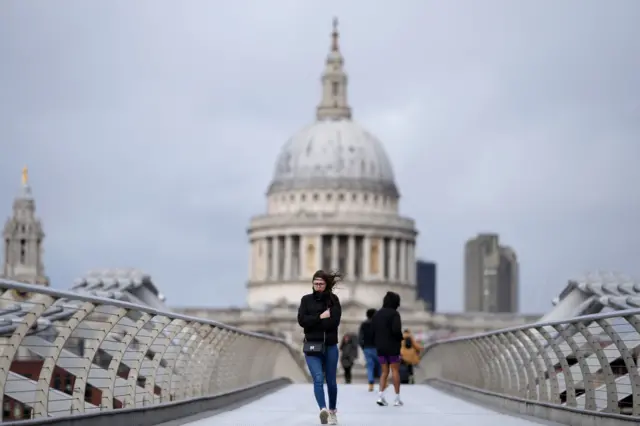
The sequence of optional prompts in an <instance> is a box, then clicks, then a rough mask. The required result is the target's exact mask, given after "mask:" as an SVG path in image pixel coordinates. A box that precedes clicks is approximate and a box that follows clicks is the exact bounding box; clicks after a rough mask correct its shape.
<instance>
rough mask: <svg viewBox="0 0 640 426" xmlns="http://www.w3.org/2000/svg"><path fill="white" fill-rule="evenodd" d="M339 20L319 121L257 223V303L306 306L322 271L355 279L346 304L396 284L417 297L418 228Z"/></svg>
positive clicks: (273, 186) (295, 151)
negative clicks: (367, 114)
mask: <svg viewBox="0 0 640 426" xmlns="http://www.w3.org/2000/svg"><path fill="white" fill-rule="evenodd" d="M336 24H337V23H334V29H333V33H332V35H331V38H332V41H331V48H330V51H329V54H328V56H327V58H326V63H325V68H324V73H323V74H322V78H321V81H322V85H321V99H320V103H319V104H318V106H317V107H316V119H315V121H314V122H312V123H310V124H308V125H307V126H305V127H303V128H302V129H301V130H299V131H298V132H297V133H295V134H294V135H293V136H292V137H291V138H290V139H289V140H288V141H287V142H286V143H285V144H284V146H283V147H282V150H281V151H280V154H279V156H278V159H277V161H276V166H275V172H274V175H273V179H272V181H271V183H270V185H269V188H268V191H267V209H266V210H267V211H266V212H265V214H263V215H260V216H256V217H254V218H253V219H252V220H251V223H250V225H249V231H248V233H249V242H250V247H251V249H250V258H251V260H250V268H249V280H248V286H247V287H248V298H247V302H248V305H249V307H250V308H253V309H260V308H261V307H264V306H269V305H273V304H276V303H283V302H284V303H291V304H295V303H298V302H299V301H300V298H301V297H302V296H303V295H304V294H306V293H308V292H309V290H310V282H311V281H310V279H311V276H312V275H313V273H314V272H315V271H316V270H318V269H323V270H326V271H329V270H339V271H340V272H342V273H343V274H344V275H345V280H344V282H343V283H342V285H341V286H340V288H339V289H338V290H337V293H338V294H339V296H340V299H341V300H342V301H343V302H349V301H353V302H357V303H361V304H363V305H366V306H378V305H379V304H380V301H381V300H382V297H383V296H384V294H385V293H386V292H387V291H389V290H391V291H395V292H397V293H398V294H400V296H401V297H402V299H403V304H405V303H408V304H412V303H413V301H414V300H415V294H416V291H415V285H416V276H415V270H416V268H415V264H416V261H415V239H416V234H417V231H416V229H415V225H414V221H413V220H412V219H410V218H406V217H402V216H401V215H400V214H399V201H400V194H399V191H398V188H397V186H396V182H395V178H394V173H393V167H392V165H391V161H390V160H389V157H388V156H387V154H386V152H385V149H384V146H383V144H382V143H381V142H380V141H379V140H378V139H377V138H376V137H375V136H373V135H372V134H371V133H370V132H368V131H367V130H366V129H365V128H363V127H362V126H361V125H360V124H358V123H357V122H356V121H354V119H353V113H352V110H351V107H350V106H349V102H348V79H347V74H346V72H345V69H344V58H343V56H342V54H341V52H340V48H339V43H338V42H339V38H338V31H337V28H336Z"/></svg>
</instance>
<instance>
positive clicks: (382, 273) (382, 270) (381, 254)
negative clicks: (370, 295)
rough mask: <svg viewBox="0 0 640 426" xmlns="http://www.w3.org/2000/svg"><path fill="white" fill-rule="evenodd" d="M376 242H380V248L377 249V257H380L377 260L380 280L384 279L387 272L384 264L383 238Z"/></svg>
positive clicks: (385, 254)
mask: <svg viewBox="0 0 640 426" xmlns="http://www.w3.org/2000/svg"><path fill="white" fill-rule="evenodd" d="M378 244H380V248H379V249H378V257H379V258H380V260H378V265H380V280H384V277H385V274H387V270H386V269H385V265H384V263H385V262H384V260H385V258H386V256H387V253H386V252H385V247H384V246H385V244H384V238H380V242H379V243H378Z"/></svg>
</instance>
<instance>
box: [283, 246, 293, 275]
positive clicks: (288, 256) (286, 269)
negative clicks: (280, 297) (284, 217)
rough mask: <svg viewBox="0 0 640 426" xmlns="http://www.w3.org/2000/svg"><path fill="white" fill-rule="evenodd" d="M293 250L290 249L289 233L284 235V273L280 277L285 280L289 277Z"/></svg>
mask: <svg viewBox="0 0 640 426" xmlns="http://www.w3.org/2000/svg"><path fill="white" fill-rule="evenodd" d="M292 254H293V250H291V235H287V236H285V237H284V273H283V274H282V277H283V278H284V279H285V280H290V279H291V260H292V259H291V257H292Z"/></svg>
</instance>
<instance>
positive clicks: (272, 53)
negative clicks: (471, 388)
mask: <svg viewBox="0 0 640 426" xmlns="http://www.w3.org/2000/svg"><path fill="white" fill-rule="evenodd" d="M330 3H331V2H330ZM71 4H72V3H71V2H69V5H70V6H69V8H71ZM196 4H197V6H195V5H196ZM469 4H470V3H469ZM505 4H506V3H505ZM505 4H503V6H501V7H497V6H495V7H489V6H487V7H484V8H482V9H478V10H475V9H474V13H473V14H471V15H473V19H471V18H470V17H468V15H469V14H468V13H467V12H468V11H469V9H470V7H469V6H466V7H463V6H460V5H457V6H456V5H447V6H445V5H436V4H431V3H429V2H425V3H422V2H420V3H418V2H408V3H406V4H403V6H402V7H399V6H398V7H397V8H396V9H393V13H390V12H389V11H383V10H382V9H380V10H379V11H377V10H376V11H367V16H366V18H364V17H362V16H361V10H359V9H357V8H355V7H354V6H348V5H342V6H338V4H337V3H333V4H330V6H323V7H319V6H311V7H309V8H304V10H303V8H300V7H291V8H288V9H286V10H285V8H284V5H285V2H282V3H281V5H283V7H282V8H277V9H278V12H277V13H276V12H275V11H274V10H272V9H276V8H272V7H269V8H266V9H262V8H261V7H260V6H257V7H255V8H253V9H252V11H251V12H249V11H247V10H246V8H242V7H240V6H239V5H237V6H231V5H227V6H225V7H222V8H213V6H211V5H208V4H206V3H204V2H203V3H193V4H191V5H185V6H184V8H182V9H181V12H180V19H178V18H176V17H175V16H173V12H174V11H173V9H171V8H169V7H164V6H162V5H158V6H154V8H150V7H143V6H139V5H136V6H130V7H127V8H119V7H118V6H116V5H114V6H106V5H102V6H82V7H79V6H78V9H76V10H77V11H78V12H82V13H78V14H71V13H68V10H65V8H61V7H59V6H57V7H53V6H48V5H44V6H37V7H36V6H30V5H28V4H20V5H17V3H16V4H14V5H12V6H10V7H8V6H6V5H1V6H0V10H2V9H5V8H10V16H12V20H11V22H10V23H9V25H6V26H4V27H3V28H1V29H0V33H2V34H3V35H5V36H3V37H0V53H2V55H3V57H4V58H6V61H5V65H6V66H5V67H3V69H1V70H0V90H2V91H3V92H4V93H7V96H6V99H11V100H12V102H3V103H2V104H0V108H1V109H2V110H1V111H0V144H1V149H2V156H1V158H0V212H4V214H5V216H8V215H9V214H10V212H11V203H12V202H13V198H14V197H15V195H16V194H17V192H18V190H19V182H20V180H19V174H20V169H21V168H22V166H23V165H25V164H26V165H28V166H29V168H30V172H31V175H30V181H31V183H32V188H33V194H34V197H35V199H36V203H37V214H38V216H39V217H40V218H41V219H42V222H43V226H44V230H45V233H46V234H47V237H46V239H45V241H44V249H45V253H44V257H45V265H46V270H47V274H48V275H49V277H50V279H51V284H52V286H53V287H54V288H68V287H69V286H70V285H71V284H72V281H73V279H74V278H76V277H79V276H81V275H83V274H85V273H86V272H87V270H89V269H93V268H96V267H105V268H107V267H120V266H122V267H127V266H133V267H138V268H140V269H142V270H144V271H145V272H148V273H149V274H151V276H152V277H153V278H154V281H155V282H156V283H157V285H158V286H159V287H160V288H161V289H162V291H163V292H164V293H165V294H166V296H167V301H168V303H169V304H170V305H173V306H175V305H189V304H197V303H199V304H201V303H202V301H203V300H210V304H211V305H213V306H223V305H229V304H231V305H244V303H245V296H246V289H245V283H246V281H247V279H248V277H247V267H246V265H247V262H248V257H249V245H248V242H247V238H246V234H245V230H246V223H247V221H248V219H249V217H251V216H252V215H254V214H257V213H259V212H261V211H263V209H264V197H263V195H264V192H265V190H266V185H267V184H268V182H269V180H270V178H271V176H272V174H273V170H272V167H273V163H274V161H275V159H276V157H277V155H278V149H279V147H280V146H281V145H282V143H283V142H284V140H285V139H286V138H287V137H288V136H289V135H290V134H291V133H292V132H294V131H296V130H297V129H298V127H299V126H300V124H301V123H305V122H309V121H311V120H312V115H313V109H312V108H309V106H312V105H315V103H316V102H317V99H318V96H319V90H318V86H317V81H318V78H319V76H320V73H321V67H322V58H323V57H324V55H325V52H326V46H327V28H328V26H329V25H330V23H331V18H332V16H333V15H334V14H335V15H338V16H339V17H340V22H341V31H342V33H343V40H344V42H343V43H342V48H343V49H344V51H345V56H346V60H347V66H348V70H349V76H350V91H351V105H352V107H353V108H354V115H355V116H356V117H358V120H359V121H360V122H362V123H363V124H364V125H365V126H367V127H368V128H369V129H371V131H372V132H373V133H374V134H375V135H376V136H377V137H379V138H380V139H381V140H382V142H383V143H384V145H385V148H386V149H387V151H388V152H389V155H390V157H391V159H392V162H393V167H394V171H395V173H396V176H397V181H398V185H399V187H400V189H401V192H402V199H401V212H402V213H403V214H407V215H409V216H411V217H413V218H415V220H416V225H417V228H418V230H419V232H420V234H419V235H418V245H417V255H418V257H420V258H428V259H432V260H434V261H435V262H437V264H438V274H439V277H438V284H439V288H438V308H439V310H442V311H460V310H462V304H463V291H462V290H463V271H464V264H463V253H464V242H465V241H466V239H468V238H470V237H471V236H473V235H476V234H478V233H481V232H484V231H485V230H489V231H491V232H495V233H498V234H500V236H501V239H504V240H505V241H509V244H510V245H511V246H512V247H513V248H514V249H515V250H516V251H517V252H518V255H519V260H520V262H521V263H520V265H521V274H520V277H521V286H520V311H521V312H544V311H547V310H548V309H549V308H550V307H551V299H552V298H553V297H555V296H557V294H558V292H559V291H560V290H561V289H562V288H564V286H565V285H566V282H567V280H568V279H570V278H574V277H577V276H580V275H581V274H582V273H583V272H586V271H588V270H595V269H611V270H619V271H621V272H625V273H629V274H632V275H640V270H639V269H638V268H639V267H638V266H637V263H636V262H635V258H636V257H637V251H638V243H637V241H639V240H640V235H639V233H640V230H639V229H638V227H637V225H636V223H635V218H636V217H637V216H638V212H640V201H639V197H638V196H637V195H635V194H634V192H633V189H631V190H629V189H628V188H627V187H626V184H628V183H629V182H633V181H636V180H637V179H638V178H639V177H640V176H639V175H640V171H638V170H637V168H636V167H635V166H634V161H635V159H637V158H640V146H639V145H638V144H637V141H636V140H637V135H638V132H639V131H640V129H639V128H638V124H637V123H638V120H637V118H638V115H639V114H640V108H638V101H637V99H634V97H633V93H635V92H634V90H633V88H634V87H637V86H638V83H639V81H638V79H639V78H640V77H638V76H639V75H640V73H639V72H638V71H639V68H640V66H639V65H638V62H637V58H638V57H639V56H638V54H637V53H638V52H639V51H640V42H639V41H636V40H635V39H633V37H631V35H632V33H633V32H632V28H633V27H634V19H633V17H634V16H638V12H640V9H639V7H640V6H637V5H635V4H633V3H626V5H627V6H623V5H625V3H624V2H622V3H620V4H619V5H618V6H617V7H616V8H611V7H609V8H604V7H597V6H594V5H587V6H584V5H582V6H580V9H579V11H580V13H579V14H577V15H576V14H575V10H574V9H573V7H576V5H578V4H579V3H576V2H568V3H567V4H563V5H561V6H557V7H554V8H552V9H547V8H546V6H545V3H544V2H542V3H539V4H537V5H536V6H532V5H528V6H524V5H508V6H504V5H505ZM332 5H333V6H335V7H331V6H332ZM265 7H266V6H265ZM623 7H626V8H627V9H626V11H625V12H624V13H622V11H621V10H618V9H620V8H623ZM548 10H553V11H554V13H553V16H550V14H549V13H547V12H545V11H548ZM270 14H272V15H273V16H272V18H273V19H265V16H271V15H270ZM420 16H422V17H427V18H426V19H423V18H420V19H419V17H420ZM531 16H536V17H538V19H537V20H536V19H530V18H531ZM172 17H173V18H175V19H176V21H174V25H170V26H167V25H164V24H165V22H166V20H167V19H169V18H172ZM142 18H144V19H142ZM567 19H569V20H571V22H572V25H571V26H570V28H569V27H568V26H567V25H566V22H567ZM230 22H233V24H232V25H230V24H229V23H230ZM536 22H537V24H536ZM28 23H29V24H28ZM445 23H446V25H445ZM498 24H499V25H498ZM606 25H608V26H606ZM283 26H284V27H283ZM542 26H544V28H545V31H544V32H541V31H540V28H541V27H542ZM594 26H595V27H597V28H599V29H600V31H593V28H594ZM60 28H66V29H67V32H66V33H63V32H60V31H59V29H60ZM283 28H286V30H287V31H290V32H295V34H296V37H285V36H283ZM454 29H455V30H456V31H457V32H456V34H455V37H452V36H451V33H452V32H453V31H454ZM54 34H55V37H54V36H53V35H54ZM221 34H224V35H225V36H224V37H221V36H220V35H221ZM415 40H421V41H420V42H419V43H415V42H413V43H412V41H415ZM525 47H526V48H525ZM24 52H29V54H28V55H25V54H24ZM220 58H223V60H220ZM43 70H46V71H47V72H43ZM234 148H235V149H234ZM185 276H186V277H187V278H186V279H185ZM185 281H187V282H185ZM186 284H190V285H192V286H193V288H192V291H188V290H187V291H185V285H186Z"/></svg>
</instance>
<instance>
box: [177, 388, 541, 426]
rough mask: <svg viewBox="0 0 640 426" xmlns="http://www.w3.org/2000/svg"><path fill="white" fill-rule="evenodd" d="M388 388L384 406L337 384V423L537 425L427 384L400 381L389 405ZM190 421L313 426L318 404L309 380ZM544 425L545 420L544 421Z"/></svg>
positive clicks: (194, 425)
mask: <svg viewBox="0 0 640 426" xmlns="http://www.w3.org/2000/svg"><path fill="white" fill-rule="evenodd" d="M392 395H393V391H392V390H391V389H389V390H387V400H388V401H389V403H390V405H389V406H387V407H379V406H378V405H376V403H375V400H376V397H377V392H376V393H371V392H367V389H366V385H339V387H338V423H339V424H341V425H345V426H356V425H376V424H379V425H390V424H393V423H395V424H407V425H413V424H431V425H438V426H453V425H465V426H466V425H470V424H476V425H478V426H484V425H487V426H489V425H490V426H495V425H500V426H525V425H535V424H538V425H539V424H541V423H538V422H535V421H533V420H528V419H524V418H520V417H514V416H509V415H507V414H503V413H499V412H496V411H492V410H490V409H488V408H484V407H481V406H478V405H475V404H472V403H469V402H466V401H463V400H460V399H457V398H455V397H453V396H450V395H448V394H446V393H443V392H440V391H438V390H436V389H434V388H431V387H429V386H421V385H414V386H404V387H403V388H402V389H401V395H402V399H403V402H404V406H402V407H394V406H392V405H391V403H392V402H393V396H392ZM183 424H186V425H190V426H209V425H216V426H222V425H225V426H226V425H229V426H231V425H234V426H235V425H258V424H260V425H282V426H285V425H305V426H308V425H313V424H320V420H319V417H318V408H317V406H316V403H315V400H314V398H313V390H312V388H311V385H291V386H287V387H286V388H284V389H281V390H279V391H277V392H275V393H273V394H271V395H267V396H264V397H262V398H260V399H258V400H256V401H254V402H251V403H249V404H247V405H244V406H242V407H240V408H238V409H235V410H231V411H226V412H223V413H220V414H217V415H215V416H213V417H209V418H204V419H201V420H196V421H193V422H189V423H183ZM544 424H547V425H549V424H550V423H544Z"/></svg>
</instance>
